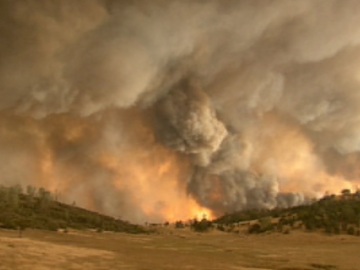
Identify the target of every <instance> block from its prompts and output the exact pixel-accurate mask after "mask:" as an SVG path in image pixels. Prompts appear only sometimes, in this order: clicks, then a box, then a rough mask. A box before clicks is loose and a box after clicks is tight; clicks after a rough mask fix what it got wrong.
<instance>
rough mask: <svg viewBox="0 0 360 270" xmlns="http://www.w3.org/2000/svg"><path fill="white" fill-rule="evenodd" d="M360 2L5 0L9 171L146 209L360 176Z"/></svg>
mask: <svg viewBox="0 0 360 270" xmlns="http://www.w3.org/2000/svg"><path fill="white" fill-rule="evenodd" d="M359 13H360V3H359V1H357V0H327V1H321V0H302V1H292V0H279V1H272V2H271V3H270V2H268V1H263V0H234V1H232V0H229V1H221V0H209V1H193V0H192V1H190V0H189V1H187V0H173V1H165V0H158V1H145V0H144V1H142V0H138V1H116V0H92V1H86V3H84V1H79V0H73V1H63V0H61V1H60V0H51V1H46V2H45V1H37V0H19V1H12V0H0V15H1V16H0V40H1V42H0V149H1V152H0V161H1V162H0V183H1V184H15V183H20V184H22V185H28V184H31V185H36V186H45V187H47V188H49V189H51V190H52V191H54V192H57V193H58V194H59V197H60V199H61V200H64V201H67V202H72V201H76V202H77V204H79V205H82V206H85V207H90V208H92V209H95V210H98V211H102V212H105V213H108V214H112V215H116V216H121V217H123V218H126V219H130V220H132V221H139V222H140V221H144V220H164V219H177V218H188V217H191V216H192V215H195V214H198V212H199V211H205V210H206V209H209V210H211V211H213V212H214V213H215V214H221V213H223V212H225V211H234V210H241V209H246V208H253V207H266V208H271V207H275V206H291V205H296V204H299V203H302V202H304V200H306V198H309V197H314V196H322V195H323V194H324V193H325V192H338V191H340V190H341V189H343V188H356V185H357V184H358V183H359V182H360V181H359V179H360V170H359V168H360V166H359V165H360V92H359V89H360V27H359V25H360V17H359V16H358V14H359Z"/></svg>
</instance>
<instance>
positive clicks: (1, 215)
mask: <svg viewBox="0 0 360 270" xmlns="http://www.w3.org/2000/svg"><path fill="white" fill-rule="evenodd" d="M0 227H1V228H7V229H25V228H34V229H44V230H54V231H55V230H58V229H64V230H66V229H68V228H73V229H80V230H81V229H96V230H98V231H103V230H106V231H115V232H128V233H141V232H145V230H144V229H143V228H142V227H140V226H137V225H133V224H130V223H128V222H125V221H122V220H119V219H115V218H113V217H110V216H106V215H102V214H99V213H96V212H92V211H89V210H86V209H83V208H80V207H76V206H74V205H67V204H64V203H61V202H58V201H56V199H55V198H54V196H53V195H52V194H51V193H50V192H48V191H46V190H45V189H43V188H40V189H36V188H34V187H28V188H27V190H26V192H23V190H22V188H21V187H20V186H12V187H3V186H0Z"/></svg>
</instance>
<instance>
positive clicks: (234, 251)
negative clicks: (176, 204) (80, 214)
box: [0, 229, 360, 270]
mask: <svg viewBox="0 0 360 270" xmlns="http://www.w3.org/2000/svg"><path fill="white" fill-rule="evenodd" d="M359 251H360V237H354V236H326V235H321V234H314V233H311V234H310V233H303V232H294V233H291V234H289V235H283V234H276V233H274V234H264V235H241V234H240V235H236V234H226V233H221V232H211V233H205V234H198V233H194V232H189V231H186V230H171V229H168V230H164V231H162V232H160V233H158V234H151V235H129V234H123V233H107V232H105V233H96V232H78V231H70V232H69V233H67V234H65V233H56V232H45V231H30V230H29V231H26V232H25V234H24V236H23V237H22V238H19V237H18V235H17V232H15V231H0V269H1V270H3V269H11V270H16V269H19V270H20V269H21V270H27V269H31V270H38V269H39V270H45V269H52V270H57V269H59V270H60V269H62V270H67V269H74V270H82V269H84V270H85V269H112V270H113V269H139V270H158V269H169V270H170V269H197V270H201V269H206V270H223V269H229V270H268V269H281V270H359V269H360V255H359Z"/></svg>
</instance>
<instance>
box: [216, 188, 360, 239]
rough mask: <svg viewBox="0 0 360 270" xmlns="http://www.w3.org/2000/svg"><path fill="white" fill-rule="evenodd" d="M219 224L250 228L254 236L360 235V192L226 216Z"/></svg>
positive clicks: (347, 191)
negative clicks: (295, 233) (296, 231)
mask: <svg viewBox="0 0 360 270" xmlns="http://www.w3.org/2000/svg"><path fill="white" fill-rule="evenodd" d="M215 223H217V224H218V225H219V226H220V228H222V229H223V228H224V227H223V226H228V227H230V229H228V230H229V231H232V230H233V228H234V227H236V226H239V225H240V224H242V225H246V226H248V232H250V233H261V232H266V231H280V232H289V231H290V230H293V229H303V230H306V231H322V232H326V233H329V234H341V233H346V234H350V235H360V192H359V191H357V192H355V193H351V192H350V191H349V190H343V191H342V193H341V195H338V196H336V195H329V196H325V197H323V198H322V199H320V200H318V201H314V202H312V203H311V204H308V205H301V206H296V207H292V208H287V209H272V210H264V209H261V210H258V209H255V210H247V211H241V212H236V213H232V214H226V215H224V216H222V217H220V218H218V219H217V220H215Z"/></svg>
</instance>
